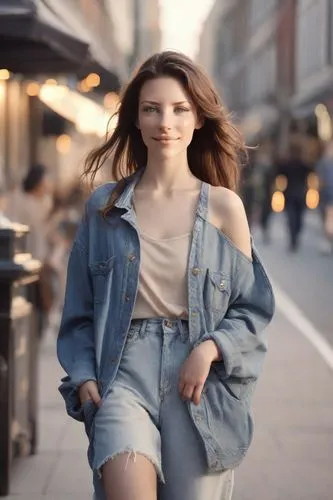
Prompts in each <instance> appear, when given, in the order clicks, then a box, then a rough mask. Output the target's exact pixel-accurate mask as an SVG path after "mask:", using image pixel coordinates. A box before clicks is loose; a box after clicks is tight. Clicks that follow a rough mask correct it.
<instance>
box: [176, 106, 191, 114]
mask: <svg viewBox="0 0 333 500" xmlns="http://www.w3.org/2000/svg"><path fill="white" fill-rule="evenodd" d="M188 111H191V110H190V109H188V108H183V107H181V106H178V107H177V108H175V112H176V113H179V114H181V113H186V112H188Z"/></svg>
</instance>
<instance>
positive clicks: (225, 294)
mask: <svg viewBox="0 0 333 500" xmlns="http://www.w3.org/2000/svg"><path fill="white" fill-rule="evenodd" d="M203 294H204V305H205V309H206V310H207V311H208V312H211V313H213V314H214V316H215V315H219V316H220V315H221V317H222V314H223V313H225V311H226V310H227V308H228V305H229V297H230V279H229V278H228V277H227V276H226V275H225V273H222V272H214V271H211V270H210V269H207V273H206V276H205V281H204V289H203Z"/></svg>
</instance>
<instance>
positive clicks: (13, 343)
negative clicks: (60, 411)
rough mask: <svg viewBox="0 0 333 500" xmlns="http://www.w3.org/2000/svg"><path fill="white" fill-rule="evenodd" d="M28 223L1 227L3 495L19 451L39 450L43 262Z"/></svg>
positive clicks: (0, 439) (0, 465)
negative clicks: (29, 238) (32, 248)
mask: <svg viewBox="0 0 333 500" xmlns="http://www.w3.org/2000/svg"><path fill="white" fill-rule="evenodd" d="M27 233H28V228H27V227H25V226H21V225H18V224H13V225H12V227H11V228H4V229H0V415H1V425H0V496H6V495H8V493H9V487H10V470H11V465H12V461H13V459H14V458H15V457H19V456H24V455H28V454H29V453H30V454H32V453H35V451H36V435H37V390H36V385H37V366H38V335H37V325H36V318H35V316H36V315H35V309H34V299H33V297H34V289H35V287H36V285H37V283H38V279H39V272H40V267H41V264H40V262H39V261H37V260H33V259H32V257H31V255H30V254H28V253H26V252H25V240H26V238H25V237H26V234H27Z"/></svg>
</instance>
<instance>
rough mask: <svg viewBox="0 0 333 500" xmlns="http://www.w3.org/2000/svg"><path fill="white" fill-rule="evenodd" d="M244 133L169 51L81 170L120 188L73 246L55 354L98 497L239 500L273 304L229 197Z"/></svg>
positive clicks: (192, 69)
mask: <svg viewBox="0 0 333 500" xmlns="http://www.w3.org/2000/svg"><path fill="white" fill-rule="evenodd" d="M242 148H243V145H242V142H241V140H240V137H239V135H238V133H237V132H236V130H235V129H234V128H233V126H232V125H231V123H230V122H229V120H228V117H227V114H226V112H225V110H224V108H223V106H222V104H221V102H220V100H219V98H218V96H217V93H216V92H215V90H214V89H213V87H212V84H211V82H210V81H209V79H208V78H207V76H205V74H204V73H203V71H202V70H201V69H200V68H199V67H197V66H196V65H195V64H194V63H193V62H192V61H191V60H190V59H188V58H187V57H186V56H184V55H181V54H178V53H175V52H162V53H161V54H156V55H154V56H152V57H151V58H149V59H148V60H147V61H146V62H145V63H144V64H143V65H142V66H141V68H140V69H139V70H138V72H137V73H136V74H135V75H134V77H133V79H132V81H131V82H130V83H129V84H128V86H127V88H126V90H125V91H124V93H123V96H122V99H121V105H120V108H119V116H118V125H117V128H116V129H115V131H114V133H113V135H112V136H111V137H110V138H109V139H108V140H107V141H106V143H105V144H104V145H103V146H102V147H101V148H99V149H97V150H95V151H93V152H92V153H91V154H90V156H89V157H88V160H87V166H86V173H87V174H88V175H89V176H90V177H91V179H92V180H93V179H94V176H95V175H96V173H97V172H98V170H99V169H100V167H101V165H102V164H103V162H104V161H105V160H106V159H107V158H108V157H109V156H110V155H111V153H112V154H113V169H112V175H113V177H116V178H119V177H121V175H122V176H123V179H122V180H120V182H119V183H116V182H115V183H110V184H107V185H104V186H101V187H99V188H98V189H97V190H96V191H95V192H94V194H93V195H92V197H91V198H90V200H89V201H88V203H87V206H86V212H85V216H84V219H83V221H82V224H81V226H80V228H79V230H78V234H77V236H76V239H75V243H74V246H73V249H72V253H71V257H70V261H69V267H68V281H67V291H66V300H65V307H64V311H63V318H62V323H61V328H60V333H59V340H58V356H59V359H60V362H61V364H62V366H63V368H64V369H65V371H66V372H67V374H68V376H67V377H65V378H64V379H63V383H62V385H61V387H60V391H61V393H62V395H63V396H64V399H65V401H66V406H67V411H68V413H69V414H70V415H71V416H72V417H74V418H76V419H77V420H83V421H84V422H85V426H86V431H87V434H88V436H89V440H90V447H89V452H88V457H89V462H90V465H91V467H92V469H93V471H94V486H95V498H97V499H98V500H100V499H107V500H111V499H112V500H130V499H134V498H135V499H136V500H141V499H142V500H156V498H159V499H160V500H169V499H173V500H213V499H214V500H215V499H230V498H231V494H232V488H233V469H234V467H236V466H237V465H238V464H239V463H240V462H241V460H242V459H243V457H244V455H245V453H246V451H247V449H248V447H249V444H250V441H251V438H252V427H253V425H252V420H251V416H250V402H251V395H252V392H253V389H254V386H255V383H256V380H257V378H258V375H259V372H260V369H261V366H262V362H263V358H264V354H265V351H266V337H265V335H264V333H263V330H264V327H265V326H266V325H267V324H268V323H269V321H270V320H271V318H272V315H273V309H274V299H273V294H272V289H271V286H270V283H269V281H268V278H267V276H266V274H265V271H264V270H263V267H262V265H261V263H260V261H259V258H258V256H257V253H256V251H255V250H254V249H251V240H250V234H249V229H248V224H247V220H246V216H245V213H244V208H243V205H242V203H241V201H240V199H239V197H238V196H237V195H236V194H235V192H234V191H233V190H234V189H235V187H236V181H237V176H238V162H237V158H238V153H239V152H241V150H242Z"/></svg>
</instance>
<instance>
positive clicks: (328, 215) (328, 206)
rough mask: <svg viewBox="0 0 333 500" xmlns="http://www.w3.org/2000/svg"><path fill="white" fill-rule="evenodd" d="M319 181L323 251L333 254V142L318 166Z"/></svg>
mask: <svg viewBox="0 0 333 500" xmlns="http://www.w3.org/2000/svg"><path fill="white" fill-rule="evenodd" d="M316 173H317V175H318V179H319V193H320V210H321V213H322V218H323V226H324V237H325V240H324V243H323V246H322V248H321V251H322V252H323V253H325V254H327V255H332V254H333V141H330V142H329V143H328V144H327V145H326V147H325V150H324V154H323V156H322V158H321V159H320V161H319V162H318V164H317V166H316Z"/></svg>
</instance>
